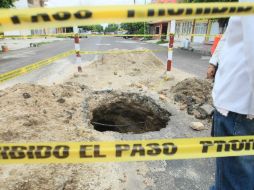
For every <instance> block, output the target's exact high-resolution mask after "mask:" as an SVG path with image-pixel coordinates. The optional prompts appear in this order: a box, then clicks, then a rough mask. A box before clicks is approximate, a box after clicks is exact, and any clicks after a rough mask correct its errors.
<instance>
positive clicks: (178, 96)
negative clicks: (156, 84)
mask: <svg viewBox="0 0 254 190" xmlns="http://www.w3.org/2000/svg"><path fill="white" fill-rule="evenodd" d="M212 88H213V83H212V81H211V80H202V79H196V78H188V79H185V80H183V81H181V82H179V83H177V84H176V85H175V86H174V87H172V89H171V92H172V93H173V94H174V101H176V102H179V103H180V106H181V109H186V110H187V113H188V114H190V115H193V114H194V115H195V117H196V118H197V119H206V118H207V117H208V116H209V115H210V113H207V112H209V111H208V110H202V108H203V107H204V106H205V108H208V109H209V110H210V109H212V105H213V103H212Z"/></svg>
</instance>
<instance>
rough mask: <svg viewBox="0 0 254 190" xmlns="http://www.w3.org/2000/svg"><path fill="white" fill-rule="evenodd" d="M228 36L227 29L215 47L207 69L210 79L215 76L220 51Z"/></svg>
mask: <svg viewBox="0 0 254 190" xmlns="http://www.w3.org/2000/svg"><path fill="white" fill-rule="evenodd" d="M226 36H227V31H226V32H225V34H224V35H223V36H222V38H221V40H220V41H219V43H218V45H217V47H216V48H215V51H214V53H213V55H212V57H211V59H210V60H209V66H208V69H207V78H208V79H213V78H214V76H215V72H216V67H217V66H218V62H219V53H220V51H221V49H222V48H223V46H224V43H225V39H226Z"/></svg>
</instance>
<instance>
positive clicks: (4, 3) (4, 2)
mask: <svg viewBox="0 0 254 190" xmlns="http://www.w3.org/2000/svg"><path fill="white" fill-rule="evenodd" d="M13 2H14V1H13V0H1V1H0V8H11V7H14V5H13Z"/></svg>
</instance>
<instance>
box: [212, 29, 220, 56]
mask: <svg viewBox="0 0 254 190" xmlns="http://www.w3.org/2000/svg"><path fill="white" fill-rule="evenodd" d="M221 37H222V35H221V34H219V35H218V36H216V37H215V38H214V42H213V46H212V47H211V54H212V55H213V53H214V51H215V49H216V47H217V45H218V43H219V41H220V39H221Z"/></svg>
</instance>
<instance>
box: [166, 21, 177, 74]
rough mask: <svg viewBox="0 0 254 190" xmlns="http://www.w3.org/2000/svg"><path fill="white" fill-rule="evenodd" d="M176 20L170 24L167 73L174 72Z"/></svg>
mask: <svg viewBox="0 0 254 190" xmlns="http://www.w3.org/2000/svg"><path fill="white" fill-rule="evenodd" d="M175 22H176V21H175V20H172V21H171V22H170V33H169V40H168V61H167V72H170V71H171V70H172V64H173V48H174V37H175Z"/></svg>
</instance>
